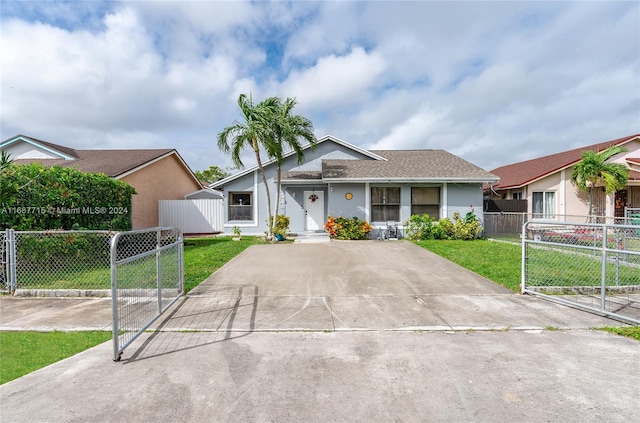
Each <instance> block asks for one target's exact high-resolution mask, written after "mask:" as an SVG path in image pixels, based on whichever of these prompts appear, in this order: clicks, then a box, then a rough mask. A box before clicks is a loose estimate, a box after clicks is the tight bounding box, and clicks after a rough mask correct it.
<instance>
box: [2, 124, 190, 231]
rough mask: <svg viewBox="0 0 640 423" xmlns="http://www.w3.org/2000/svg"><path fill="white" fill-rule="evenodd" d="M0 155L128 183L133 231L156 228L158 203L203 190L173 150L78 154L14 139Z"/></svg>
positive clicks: (25, 138) (24, 138) (18, 137)
mask: <svg viewBox="0 0 640 423" xmlns="http://www.w3.org/2000/svg"><path fill="white" fill-rule="evenodd" d="M0 151H6V152H7V153H9V154H10V155H11V159H12V160H13V161H14V163H15V164H26V163H32V162H38V163H41V164H42V165H44V166H62V167H74V168H76V169H78V170H80V171H82V172H87V173H104V174H106V175H107V176H109V177H111V178H114V179H118V180H121V181H124V182H126V183H128V184H129V185H131V186H132V187H134V188H135V190H136V192H137V194H136V195H134V196H133V198H132V200H131V208H132V227H133V229H142V228H148V227H154V226H158V201H159V200H181V199H184V198H185V195H187V194H189V193H193V192H194V191H198V190H201V189H202V188H203V187H202V184H201V183H200V182H199V181H198V179H197V178H196V176H195V175H194V174H193V172H192V171H191V169H189V166H187V164H186V163H185V162H184V160H183V159H182V157H180V154H178V152H177V151H176V150H175V149H131V150H128V149H123V150H99V149H96V150H78V149H74V148H69V147H65V146H62V145H58V144H54V143H51V142H48V141H43V140H39V139H36V138H32V137H28V136H26V135H16V136H14V137H12V138H9V139H7V140H5V141H2V142H0ZM87 206H90V205H87Z"/></svg>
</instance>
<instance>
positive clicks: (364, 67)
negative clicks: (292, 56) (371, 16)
mask: <svg viewBox="0 0 640 423" xmlns="http://www.w3.org/2000/svg"><path fill="white" fill-rule="evenodd" d="M385 67H386V63H385V61H384V59H383V58H382V57H381V56H380V55H379V54H378V53H376V52H372V53H367V52H365V51H364V49H363V48H362V47H354V48H353V49H352V50H351V51H350V52H349V53H348V54H346V55H344V56H336V55H330V56H327V57H322V58H320V59H318V62H317V64H316V65H315V66H313V67H310V68H307V69H303V70H300V71H298V70H295V71H292V72H291V73H290V74H289V77H288V78H287V79H286V80H285V81H283V83H282V87H281V90H282V92H284V93H285V95H286V96H288V97H297V98H298V99H299V101H300V102H305V103H309V104H313V105H314V108H315V109H320V110H322V109H328V108H332V107H336V105H339V106H338V107H341V108H344V107H345V106H346V107H350V106H352V105H354V104H357V103H362V101H363V100H366V99H367V98H370V97H371V95H370V92H371V91H373V90H374V89H377V86H376V84H377V83H378V81H379V77H380V75H381V74H382V73H383V72H384V69H385Z"/></svg>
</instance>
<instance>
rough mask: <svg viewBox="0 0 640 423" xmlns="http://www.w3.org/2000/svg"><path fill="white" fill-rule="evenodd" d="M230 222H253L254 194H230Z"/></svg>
mask: <svg viewBox="0 0 640 423" xmlns="http://www.w3.org/2000/svg"><path fill="white" fill-rule="evenodd" d="M229 220H253V193H252V192H230V193H229Z"/></svg>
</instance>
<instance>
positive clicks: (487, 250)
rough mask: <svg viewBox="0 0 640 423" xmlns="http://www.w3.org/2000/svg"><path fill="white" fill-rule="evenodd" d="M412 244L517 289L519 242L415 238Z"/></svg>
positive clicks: (519, 260)
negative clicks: (416, 239)
mask: <svg viewBox="0 0 640 423" xmlns="http://www.w3.org/2000/svg"><path fill="white" fill-rule="evenodd" d="M416 244H418V245H419V246H421V247H422V248H424V249H427V250H429V251H431V252H433V253H436V254H437V255H439V256H441V257H444V258H446V259H447V260H449V261H452V262H454V263H456V264H458V265H460V266H462V267H464V268H466V269H469V270H471V271H472V272H474V273H477V274H479V275H481V276H484V277H485V278H487V279H491V280H492V281H494V282H496V283H498V284H500V285H502V286H504V287H506V288H509V289H510V290H512V291H515V292H520V277H521V270H520V268H521V254H522V247H521V246H520V245H519V244H513V243H506V242H495V241H488V240H482V239H478V240H475V241H457V240H456V241H443V240H427V241H417V242H416Z"/></svg>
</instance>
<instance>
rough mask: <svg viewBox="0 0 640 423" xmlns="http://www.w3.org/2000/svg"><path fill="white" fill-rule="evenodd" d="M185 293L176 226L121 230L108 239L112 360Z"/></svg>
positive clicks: (179, 238) (179, 242)
mask: <svg viewBox="0 0 640 423" xmlns="http://www.w3.org/2000/svg"><path fill="white" fill-rule="evenodd" d="M183 293H184V258H183V239H182V233H181V232H180V230H179V229H177V228H153V229H147V230H140V231H130V232H120V233H118V234H116V235H115V236H114V237H113V240H112V241H111V302H112V308H113V326H112V328H113V354H114V356H113V359H114V360H115V361H118V360H120V357H121V356H122V352H123V351H124V349H125V348H127V347H128V346H129V345H130V344H131V343H132V342H133V341H134V340H135V339H136V338H137V337H138V336H139V335H140V334H141V333H142V332H144V331H145V330H146V329H147V328H148V327H149V326H151V324H152V323H153V322H154V321H155V320H156V319H157V318H158V317H160V315H161V314H162V313H164V312H165V311H166V310H167V309H168V308H169V307H170V306H171V305H172V304H173V303H175V302H176V301H177V300H178V299H179V298H180V297H181V296H182V295H183Z"/></svg>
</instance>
